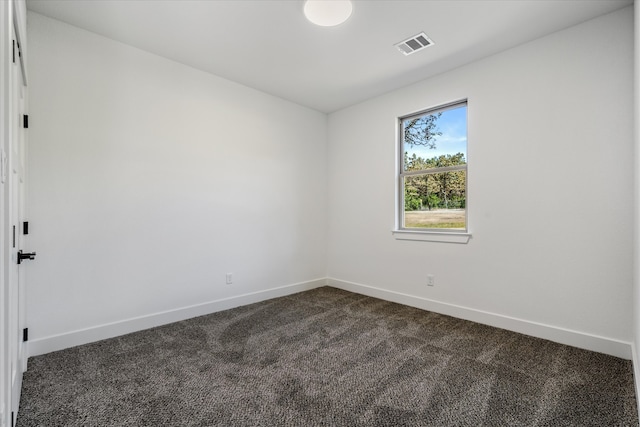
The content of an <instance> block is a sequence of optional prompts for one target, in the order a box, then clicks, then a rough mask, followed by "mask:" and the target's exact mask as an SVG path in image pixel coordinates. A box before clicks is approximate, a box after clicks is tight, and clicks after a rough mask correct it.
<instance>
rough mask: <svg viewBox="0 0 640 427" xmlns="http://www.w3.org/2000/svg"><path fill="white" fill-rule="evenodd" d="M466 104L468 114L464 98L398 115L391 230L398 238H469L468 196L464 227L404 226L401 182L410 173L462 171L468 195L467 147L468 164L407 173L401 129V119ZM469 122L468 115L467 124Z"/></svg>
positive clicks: (454, 240)
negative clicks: (394, 216) (394, 212)
mask: <svg viewBox="0 0 640 427" xmlns="http://www.w3.org/2000/svg"><path fill="white" fill-rule="evenodd" d="M463 105H464V106H466V107H467V116H468V111H469V102H468V100H467V99H461V100H457V101H454V102H449V103H447V104H443V105H439V106H437V107H434V108H428V109H426V110H421V111H418V112H416V113H411V114H408V115H405V116H402V117H398V122H397V124H398V129H397V130H398V140H397V151H396V152H397V156H398V158H397V162H396V165H397V166H396V167H397V172H396V180H397V186H396V191H397V193H396V225H395V229H394V230H393V231H392V234H393V236H394V237H395V238H396V239H397V240H418V241H429V242H444V243H468V242H469V240H470V239H471V233H470V232H469V209H468V203H467V201H468V198H466V197H465V198H466V201H465V228H464V229H463V230H462V229H453V228H451V229H447V228H444V229H443V228H424V229H418V228H405V227H404V195H405V191H404V181H405V178H406V177H410V176H421V175H433V174H437V173H443V172H452V171H460V170H464V171H465V196H466V195H468V188H469V172H468V164H469V160H468V149H467V154H465V159H466V160H467V163H466V164H464V165H456V166H446V167H441V168H434V169H427V170H419V171H409V172H406V171H405V170H404V151H405V147H404V128H403V122H405V121H406V120H411V119H414V118H417V117H421V116H425V115H430V114H437V113H440V112H444V111H447V110H452V109H454V108H459V107H461V106H463ZM468 123H469V121H468V118H467V124H468Z"/></svg>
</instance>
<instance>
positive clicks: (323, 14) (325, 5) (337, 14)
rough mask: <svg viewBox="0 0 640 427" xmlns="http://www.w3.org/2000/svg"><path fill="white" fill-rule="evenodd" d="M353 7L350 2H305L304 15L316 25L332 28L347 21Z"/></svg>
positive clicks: (313, 0) (325, 0)
mask: <svg viewBox="0 0 640 427" xmlns="http://www.w3.org/2000/svg"><path fill="white" fill-rule="evenodd" d="M352 11H353V5H352V4H351V1H350V0H307V1H306V2H305V3H304V15H305V16H306V17H307V19H308V20H309V21H311V22H313V23H314V24H316V25H320V26H322V27H333V26H336V25H339V24H342V23H343V22H344V21H346V20H347V19H349V17H350V16H351V12H352Z"/></svg>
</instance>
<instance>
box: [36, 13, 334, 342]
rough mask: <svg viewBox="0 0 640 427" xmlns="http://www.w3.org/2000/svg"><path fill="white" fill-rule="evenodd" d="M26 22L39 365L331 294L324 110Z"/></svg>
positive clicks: (73, 31)
mask: <svg viewBox="0 0 640 427" xmlns="http://www.w3.org/2000/svg"><path fill="white" fill-rule="evenodd" d="M28 18H29V37H30V40H29V42H30V49H31V63H30V73H31V75H30V77H31V86H30V100H31V103H30V110H31V111H30V113H31V115H30V118H31V120H30V129H29V141H30V154H29V168H30V171H29V172H30V181H29V183H30V194H31V198H30V199H29V203H30V218H29V219H30V224H31V236H30V239H31V244H32V247H31V248H29V249H31V250H36V251H37V254H38V255H37V261H35V262H32V263H30V264H29V265H28V269H29V271H28V274H29V288H28V326H29V331H30V338H31V337H32V339H31V340H30V344H31V354H38V353H42V352H46V351H50V350H55V349H57V348H61V347H64V346H67V345H73V344H79V343H81V342H86V341H91V340H94V339H97V338H104V337H106V336H110V335H115V334H117V333H123V332H127V331H129V330H134V329H137V328H140V327H145V326H151V325H153V324H157V323H162V322H165V321H171V320H175V319H176V318H180V317H188V316H189V315H195V314H201V313H203V312H207V311H210V310H212V309H219V308H224V307H227V306H233V305H237V304H240V303H246V302H251V301H252V300H256V299H261V298H266V297H269V296H274V295H276V294H279V293H280V294H281V293H286V292H293V291H295V290H299V289H303V288H305V287H310V286H317V285H318V284H322V283H324V282H323V281H320V282H316V281H315V280H316V279H321V278H324V277H326V239H325V234H326V115H324V114H321V113H319V112H316V111H313V110H310V109H306V108H303V107H300V106H297V105H295V104H292V103H290V102H287V101H284V100H281V99H279V98H275V97H272V96H269V95H266V94H264V93H261V92H258V91H256V90H253V89H250V88H247V87H244V86H241V85H238V84H236V83H233V82H230V81H227V80H224V79H221V78H218V77H215V76H212V75H209V74H206V73H203V72H200V71H197V70H195V69H192V68H189V67H186V66H183V65H181V64H178V63H175V62H172V61H169V60H166V59H164V58H161V57H158V56H155V55H152V54H149V53H146V52H143V51H141V50H138V49H135V48H132V47H129V46H127V45H124V44H121V43H118V42H114V41H111V40H109V39H106V38H103V37H100V36H97V35H95V34H92V33H89V32H86V31H83V30H80V29H77V28H75V27H72V26H69V25H66V24H63V23H61V22H59V21H55V20H52V19H49V18H46V17H44V16H41V15H38V14H34V13H30V14H29V16H28ZM227 272H233V275H234V276H233V277H234V283H233V284H232V285H226V284H225V273H227ZM296 284H301V285H299V286H292V287H289V288H286V289H283V290H278V289H276V288H279V287H283V286H288V285H296ZM248 293H249V294H252V293H257V294H254V296H249V297H242V295H244V294H248ZM238 296H241V297H238ZM236 297H238V298H236ZM229 298H230V300H227V299H229ZM216 302H221V303H220V304H216ZM199 304H204V306H201V307H200V308H199V309H197V310H191V311H189V310H186V311H184V312H182V313H178V314H176V313H173V314H172V315H169V316H164V317H163V315H162V313H165V312H171V311H172V310H180V309H183V308H185V307H191V306H197V305H199ZM207 304H209V305H207ZM159 313H160V314H161V315H159V316H156V317H153V315H158V314H159ZM165 314H166V313H165ZM150 315H151V316H152V319H151V320H149V319H146V320H145V319H140V317H141V316H142V317H144V316H150ZM132 319H133V320H132ZM121 322H124V323H125V326H122V324H121ZM127 322H129V323H127ZM114 323H115V324H114ZM84 329H89V330H90V331H89V332H87V331H82V330H84ZM92 331H93V332H92ZM96 331H97V332H96Z"/></svg>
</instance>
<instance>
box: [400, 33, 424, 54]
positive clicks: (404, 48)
mask: <svg viewBox="0 0 640 427" xmlns="http://www.w3.org/2000/svg"><path fill="white" fill-rule="evenodd" d="M432 44H433V41H431V39H430V38H429V37H427V35H426V34H425V33H420V34H418V35H415V36H413V37H410V38H408V39H406V40H404V41H401V42H400V43H396V44H394V46H395V47H397V48H398V50H399V51H400V52H402V53H403V54H404V55H411V54H412V53H414V52H417V51H419V50H422V49H424V48H425V47H429V46H431V45H432Z"/></svg>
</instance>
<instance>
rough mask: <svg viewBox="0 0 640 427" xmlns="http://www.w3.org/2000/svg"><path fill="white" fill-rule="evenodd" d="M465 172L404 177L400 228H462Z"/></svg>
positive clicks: (464, 201) (463, 222)
mask: <svg viewBox="0 0 640 427" xmlns="http://www.w3.org/2000/svg"><path fill="white" fill-rule="evenodd" d="M466 195H467V172H466V171H455V172H443V173H433V174H425V175H414V176H407V177H404V228H448V229H452V228H453V229H462V230H464V229H465V228H466V213H465V211H466V207H467V206H466Z"/></svg>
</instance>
